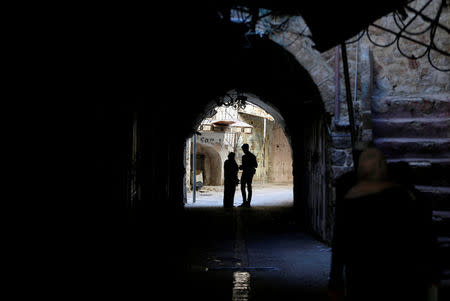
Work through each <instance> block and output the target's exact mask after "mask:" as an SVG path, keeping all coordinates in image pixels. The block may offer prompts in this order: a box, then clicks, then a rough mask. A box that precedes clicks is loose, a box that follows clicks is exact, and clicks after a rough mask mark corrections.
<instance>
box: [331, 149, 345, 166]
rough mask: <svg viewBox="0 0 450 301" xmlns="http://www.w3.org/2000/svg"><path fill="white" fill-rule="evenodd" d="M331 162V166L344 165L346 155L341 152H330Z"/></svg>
mask: <svg viewBox="0 0 450 301" xmlns="http://www.w3.org/2000/svg"><path fill="white" fill-rule="evenodd" d="M331 157H332V160H333V165H338V166H341V165H345V162H346V157H347V154H346V153H345V151H342V150H333V151H332V156H331Z"/></svg>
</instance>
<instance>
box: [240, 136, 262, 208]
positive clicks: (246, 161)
mask: <svg viewBox="0 0 450 301" xmlns="http://www.w3.org/2000/svg"><path fill="white" fill-rule="evenodd" d="M242 150H243V151H244V155H243V156H242V165H241V166H239V169H241V170H242V176H241V192H242V204H241V205H240V206H239V207H250V202H251V200H252V181H253V176H254V175H255V172H256V168H257V167H258V163H257V162H256V157H255V155H254V154H252V153H251V152H250V151H249V145H248V144H247V143H245V144H243V145H242ZM245 186H247V190H248V196H246V191H245Z"/></svg>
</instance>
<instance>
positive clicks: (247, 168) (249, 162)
mask: <svg viewBox="0 0 450 301" xmlns="http://www.w3.org/2000/svg"><path fill="white" fill-rule="evenodd" d="M257 167H258V163H257V162H256V157H255V155H254V154H252V153H250V152H248V153H246V154H245V155H243V156H242V171H243V173H245V174H254V173H255V169H256V168H257Z"/></svg>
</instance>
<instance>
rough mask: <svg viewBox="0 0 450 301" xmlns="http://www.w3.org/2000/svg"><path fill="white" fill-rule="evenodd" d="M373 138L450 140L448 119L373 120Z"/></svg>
mask: <svg viewBox="0 0 450 301" xmlns="http://www.w3.org/2000/svg"><path fill="white" fill-rule="evenodd" d="M372 123H373V136H374V137H375V138H390V137H405V138H412V137H417V138H431V137H434V138H450V117H441V118H435V117H429V118H373V119H372Z"/></svg>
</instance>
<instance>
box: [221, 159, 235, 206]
mask: <svg viewBox="0 0 450 301" xmlns="http://www.w3.org/2000/svg"><path fill="white" fill-rule="evenodd" d="M234 156H235V154H234V153H233V152H231V153H229V154H228V159H227V160H225V163H224V164H223V169H224V173H225V180H224V189H223V207H224V208H232V207H233V202H234V193H235V192H236V185H237V184H238V183H239V179H238V171H239V167H238V165H237V163H236V160H235V159H234Z"/></svg>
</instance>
